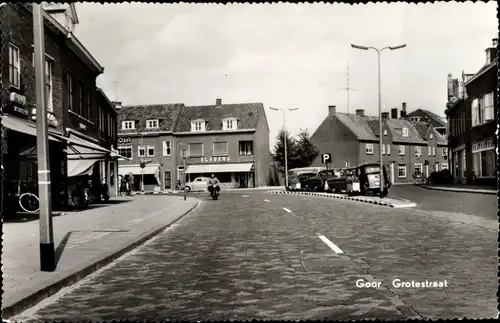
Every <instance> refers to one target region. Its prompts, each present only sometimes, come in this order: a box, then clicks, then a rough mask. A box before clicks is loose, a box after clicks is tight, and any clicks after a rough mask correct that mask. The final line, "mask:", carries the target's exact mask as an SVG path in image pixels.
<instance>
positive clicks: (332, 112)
mask: <svg viewBox="0 0 500 323" xmlns="http://www.w3.org/2000/svg"><path fill="white" fill-rule="evenodd" d="M335 113H337V107H336V106H334V105H329V106H328V116H329V117H331V116H334V115H335Z"/></svg>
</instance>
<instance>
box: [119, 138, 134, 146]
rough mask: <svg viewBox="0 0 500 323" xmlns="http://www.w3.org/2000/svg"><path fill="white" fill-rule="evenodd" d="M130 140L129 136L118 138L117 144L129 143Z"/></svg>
mask: <svg viewBox="0 0 500 323" xmlns="http://www.w3.org/2000/svg"><path fill="white" fill-rule="evenodd" d="M131 142H132V139H130V137H126V138H118V144H120V145H123V144H129V143H131Z"/></svg>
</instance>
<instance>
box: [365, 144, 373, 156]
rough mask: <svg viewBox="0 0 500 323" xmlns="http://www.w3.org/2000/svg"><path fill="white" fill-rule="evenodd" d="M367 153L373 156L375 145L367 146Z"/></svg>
mask: <svg viewBox="0 0 500 323" xmlns="http://www.w3.org/2000/svg"><path fill="white" fill-rule="evenodd" d="M365 152H366V154H367V155H373V144H366V146H365Z"/></svg>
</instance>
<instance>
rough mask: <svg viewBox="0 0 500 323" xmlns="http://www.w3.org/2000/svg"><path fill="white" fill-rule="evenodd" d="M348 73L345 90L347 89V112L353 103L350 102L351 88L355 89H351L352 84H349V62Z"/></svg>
mask: <svg viewBox="0 0 500 323" xmlns="http://www.w3.org/2000/svg"><path fill="white" fill-rule="evenodd" d="M346 74H347V86H346V88H345V89H344V90H346V94H347V107H346V109H347V111H346V112H347V113H349V110H350V108H351V104H350V97H349V95H350V92H351V90H352V91H354V89H351V87H350V85H349V77H350V74H349V62H347V70H346Z"/></svg>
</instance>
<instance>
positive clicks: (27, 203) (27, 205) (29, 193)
mask: <svg viewBox="0 0 500 323" xmlns="http://www.w3.org/2000/svg"><path fill="white" fill-rule="evenodd" d="M21 187H23V190H24V191H25V192H24V193H21ZM36 191H37V186H36V184H35V183H33V182H31V181H28V182H20V183H19V186H18V193H19V195H18V196H19V206H20V207H21V209H22V210H23V211H24V212H27V213H36V212H38V210H40V199H39V198H38V196H37V195H36V194H35V193H33V192H36Z"/></svg>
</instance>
